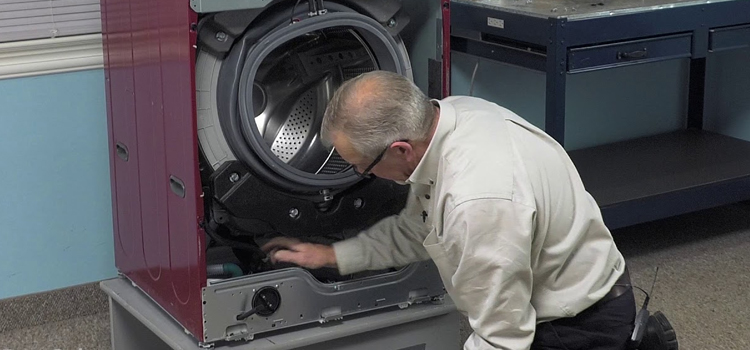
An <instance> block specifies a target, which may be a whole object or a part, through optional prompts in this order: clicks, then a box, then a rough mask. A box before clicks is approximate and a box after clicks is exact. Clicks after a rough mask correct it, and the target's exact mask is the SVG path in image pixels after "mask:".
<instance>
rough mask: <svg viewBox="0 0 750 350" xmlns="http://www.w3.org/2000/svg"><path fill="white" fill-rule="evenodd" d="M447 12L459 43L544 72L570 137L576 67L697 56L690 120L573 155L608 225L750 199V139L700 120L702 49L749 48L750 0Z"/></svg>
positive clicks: (480, 1) (548, 109) (548, 127)
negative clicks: (569, 98) (569, 84)
mask: <svg viewBox="0 0 750 350" xmlns="http://www.w3.org/2000/svg"><path fill="white" fill-rule="evenodd" d="M450 18H451V20H450V21H451V38H450V45H451V51H452V52H460V53H463V54H467V55H471V56H475V57H481V58H484V59H489V60H493V61H498V62H503V63H506V64H511V65H514V66H519V67H524V68H528V69H532V70H536V71H541V72H545V73H546V102H545V103H546V106H545V122H544V126H545V131H546V132H547V133H548V134H550V135H552V136H553V137H554V138H555V139H556V140H558V141H559V142H560V143H563V144H564V142H565V94H566V79H567V78H568V76H570V75H573V74H578V73H583V72H590V71H595V70H602V69H614V68H618V67H623V66H629V65H636V64H644V63H651V62H657V61H664V60H673V59H689V60H690V69H689V77H688V81H689V89H688V91H689V96H688V108H687V115H686V118H685V123H684V125H685V127H684V129H682V130H679V131H675V132H670V133H666V134H660V135H655V136H648V137H641V138H637V139H633V140H627V141H622V142H617V143H612V144H606V145H601V146H597V147H591V148H586V149H581V150H575V151H571V152H570V156H571V158H572V159H573V161H574V162H575V163H576V166H577V167H578V170H579V172H580V174H581V178H582V179H583V181H584V184H585V185H586V188H587V189H588V191H589V192H590V193H591V194H592V195H593V196H594V198H595V199H596V200H597V202H598V203H599V205H600V207H601V209H602V214H603V216H604V219H605V221H606V222H607V224H608V226H609V227H610V228H613V229H614V228H618V227H623V226H628V225H633V224H636V223H641V222H645V221H650V220H655V219H660V218H664V217H669V216H674V215H678V214H682V213H687V212H692V211H696V210H701V209H706V208H710V207H714V206H719V205H724V204H728V203H733V202H738V201H743V200H748V199H750V142H747V141H743V140H739V139H736V138H732V137H728V136H725V135H721V134H718V133H715V132H709V131H706V130H704V129H703V117H704V114H705V113H706V110H705V109H706V103H705V94H706V91H705V90H706V84H705V82H706V58H707V57H708V56H709V55H711V54H713V53H715V52H719V51H728V50H736V49H743V48H747V47H750V1H748V0H713V1H693V0H590V1H580V0H558V1H554V0H453V1H452V2H451V4H450ZM748 87H750V82H748ZM748 90H749V91H750V88H748ZM749 95H750V94H749Z"/></svg>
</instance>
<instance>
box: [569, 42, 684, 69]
mask: <svg viewBox="0 0 750 350" xmlns="http://www.w3.org/2000/svg"><path fill="white" fill-rule="evenodd" d="M691 42H692V37H691V34H677V35H668V36H661V37H657V38H649V39H642V40H633V41H626V42H618V43H613V44H603V45H596V46H586V47H580V48H574V49H570V50H569V52H568V72H570V73H579V72H585V71H591V70H598V69H605V68H613V67H619V66H626V65H631V64H639V63H646V62H656V61H663V60H668V59H673V58H682V57H690V55H691V53H690V50H691Z"/></svg>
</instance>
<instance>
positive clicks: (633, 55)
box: [617, 47, 648, 60]
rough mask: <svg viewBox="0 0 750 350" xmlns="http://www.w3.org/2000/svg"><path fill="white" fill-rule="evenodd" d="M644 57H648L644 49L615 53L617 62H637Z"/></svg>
mask: <svg viewBox="0 0 750 350" xmlns="http://www.w3.org/2000/svg"><path fill="white" fill-rule="evenodd" d="M646 56H648V50H646V48H645V47H644V48H643V50H638V51H632V52H618V53H617V59H618V60H637V59H641V58H646Z"/></svg>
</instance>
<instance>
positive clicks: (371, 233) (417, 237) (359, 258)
mask: <svg viewBox="0 0 750 350" xmlns="http://www.w3.org/2000/svg"><path fill="white" fill-rule="evenodd" d="M421 213H422V207H421V206H420V204H419V203H418V202H417V201H416V199H415V197H414V195H413V194H411V193H409V198H408V199H407V202H406V206H405V207H404V209H403V210H401V213H399V214H398V215H394V216H390V217H387V218H384V219H383V220H380V221H379V222H377V223H376V224H375V225H373V226H372V227H370V228H368V229H367V230H364V231H362V232H360V233H359V234H358V235H357V236H355V237H353V238H350V239H347V240H344V241H341V242H336V243H334V244H333V249H334V252H335V254H336V263H337V265H338V269H339V272H340V273H341V274H342V275H343V274H350V273H354V272H358V271H363V270H377V269H384V268H390V267H397V266H403V265H406V264H409V263H412V262H415V261H422V260H427V259H429V257H430V256H429V255H428V254H427V251H426V250H425V249H424V247H423V246H422V242H424V238H425V237H426V236H427V234H428V233H429V229H428V226H427V225H426V224H425V223H424V222H423V219H422V217H421V216H420V214H421Z"/></svg>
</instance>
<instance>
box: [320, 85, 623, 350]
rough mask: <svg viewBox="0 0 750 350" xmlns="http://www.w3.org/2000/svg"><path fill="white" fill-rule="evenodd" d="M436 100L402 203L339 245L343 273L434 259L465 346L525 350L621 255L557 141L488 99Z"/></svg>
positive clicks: (584, 304)
mask: <svg viewBox="0 0 750 350" xmlns="http://www.w3.org/2000/svg"><path fill="white" fill-rule="evenodd" d="M439 104H440V119H439V122H438V126H437V129H436V132H435V135H434V138H433V140H432V141H431V143H430V146H429V147H428V149H427V152H426V153H425V155H424V157H423V159H422V160H421V162H420V163H419V165H418V166H417V168H416V170H415V171H414V173H413V174H412V176H411V177H410V178H409V181H408V182H409V183H410V184H411V194H410V198H409V200H408V201H407V205H406V207H405V208H404V209H403V211H402V212H401V214H400V215H398V216H394V217H390V218H386V219H384V220H382V221H380V222H379V223H377V224H376V225H374V226H373V227H371V228H370V229H368V230H366V231H363V232H362V233H360V234H359V235H358V236H356V237H354V238H352V239H349V240H346V241H342V242H338V243H336V244H334V249H335V252H336V259H337V261H338V266H339V270H340V271H341V273H344V274H345V273H351V272H354V271H359V270H364V269H380V268H384V267H392V266H402V265H405V264H407V263H410V262H414V261H419V260H426V259H427V258H432V259H433V261H434V262H435V264H436V265H437V267H438V269H439V271H440V275H441V277H442V280H443V283H444V284H445V288H446V290H447V291H448V294H449V295H450V296H451V298H452V299H453V300H454V302H455V303H456V306H457V308H458V309H459V310H461V311H462V312H463V313H464V314H466V315H467V316H468V318H469V323H470V324H471V327H472V328H473V329H474V333H473V334H472V335H471V336H470V337H469V339H468V340H467V342H466V343H465V345H464V349H467V350H469V349H471V350H474V349H512V350H524V349H529V347H530V346H531V342H532V341H533V339H534V330H535V328H536V324H537V323H539V322H544V321H549V320H553V319H556V318H560V317H570V316H574V315H576V314H578V313H579V312H581V311H583V310H584V309H586V308H588V307H589V306H591V305H593V304H594V303H595V302H596V301H598V300H599V299H601V298H602V297H603V296H604V295H605V294H606V293H607V292H608V291H609V290H610V289H611V288H612V286H613V285H614V283H615V281H616V280H617V279H618V278H619V277H620V275H621V274H622V273H623V271H624V269H625V262H624V259H623V257H622V255H621V254H620V252H619V251H618V250H617V247H616V246H615V243H614V241H613V240H612V236H611V234H610V232H609V230H608V229H607V228H606V227H605V225H604V223H603V221H602V217H601V213H600V211H599V207H598V206H597V204H596V202H595V201H594V199H593V198H592V197H591V195H589V193H588V192H586V190H585V189H584V187H583V183H582V182H581V179H580V177H579V175H578V172H577V171H576V169H575V167H574V165H573V163H572V162H571V160H570V158H568V155H567V153H566V152H565V150H564V149H563V148H562V147H561V146H560V145H559V144H558V143H557V142H556V141H555V140H554V139H552V138H551V137H550V136H548V135H547V134H545V133H544V132H543V131H541V130H539V129H538V128H536V127H535V126H533V125H531V124H530V123H528V122H526V121H525V120H523V119H522V118H520V117H519V116H517V115H515V114H514V113H512V112H511V111H509V110H507V109H505V108H502V107H500V106H497V105H495V104H493V103H490V102H487V101H484V100H481V99H477V98H472V97H449V98H447V99H445V100H443V101H440V102H439ZM424 215H426V217H425V216H424Z"/></svg>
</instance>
